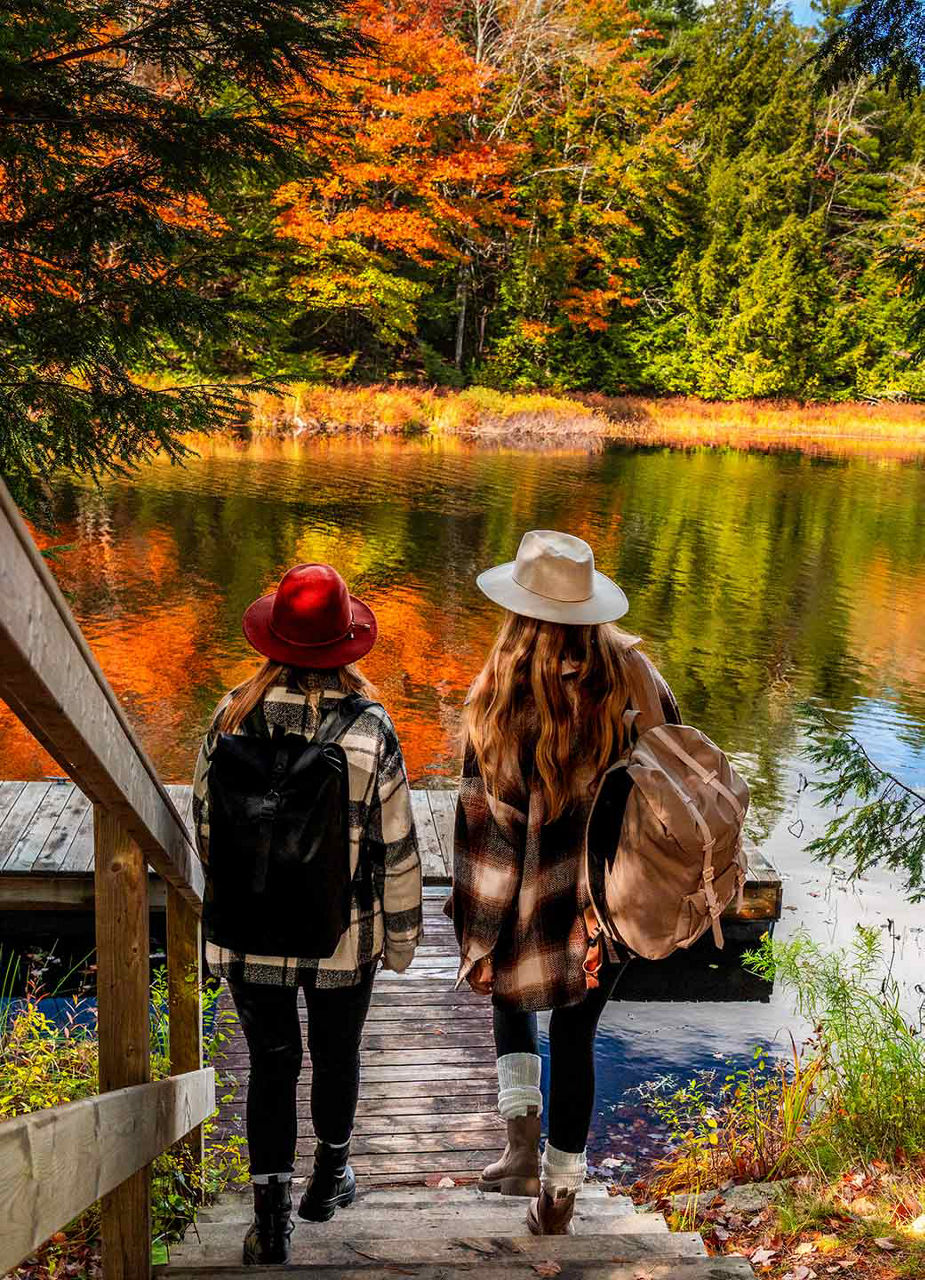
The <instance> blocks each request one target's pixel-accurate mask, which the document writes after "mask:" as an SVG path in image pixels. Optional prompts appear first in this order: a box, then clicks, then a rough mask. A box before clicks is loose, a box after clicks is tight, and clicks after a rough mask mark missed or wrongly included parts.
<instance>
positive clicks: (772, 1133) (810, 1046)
mask: <svg viewBox="0 0 925 1280" xmlns="http://www.w3.org/2000/svg"><path fill="white" fill-rule="evenodd" d="M744 964H745V966H746V968H748V969H749V970H750V971H751V972H752V973H755V974H757V975H759V976H760V977H762V978H765V979H767V980H770V981H776V982H779V983H781V984H782V985H783V986H784V987H785V988H787V989H788V990H789V991H791V992H792V993H793V994H794V996H795V997H796V1004H797V1009H798V1011H799V1012H800V1014H801V1015H802V1016H803V1017H804V1018H806V1019H807V1020H808V1021H809V1023H810V1025H811V1026H812V1027H813V1033H812V1036H811V1037H810V1039H809V1040H808V1041H807V1043H806V1044H805V1045H804V1046H803V1048H802V1050H798V1049H797V1047H796V1045H794V1048H793V1055H792V1059H791V1060H790V1061H789V1062H788V1061H786V1060H785V1059H773V1060H772V1059H769V1058H768V1056H767V1053H766V1051H765V1050H764V1049H763V1048H761V1047H758V1048H756V1049H755V1052H754V1060H753V1063H752V1065H751V1066H749V1067H745V1068H739V1069H737V1070H733V1071H730V1072H729V1073H728V1074H727V1075H726V1076H725V1077H724V1078H723V1079H722V1080H720V1079H719V1077H718V1073H717V1072H716V1071H708V1072H704V1073H701V1074H700V1075H698V1076H695V1077H694V1078H692V1079H690V1080H688V1081H687V1082H686V1083H684V1082H680V1083H679V1082H678V1081H677V1080H676V1079H674V1078H671V1077H666V1078H663V1079H661V1080H656V1081H653V1082H650V1083H648V1084H646V1085H643V1086H642V1088H641V1089H640V1094H641V1096H642V1098H643V1101H644V1102H645V1103H646V1105H647V1106H648V1107H649V1108H650V1109H651V1110H652V1111H654V1113H655V1114H656V1115H657V1116H658V1117H659V1119H660V1120H661V1121H662V1123H663V1124H665V1125H667V1126H668V1128H669V1130H670V1131H671V1135H672V1139H673V1141H674V1144H675V1146H674V1150H673V1151H672V1152H671V1153H670V1154H669V1155H668V1156H667V1157H666V1158H665V1159H664V1160H663V1161H662V1162H661V1163H660V1165H659V1166H658V1169H657V1172H656V1176H655V1178H654V1179H653V1180H652V1190H653V1192H654V1193H655V1194H657V1195H665V1194H671V1193H672V1192H675V1191H681V1190H693V1191H695V1192H696V1191H697V1190H698V1189H699V1188H705V1187H717V1186H721V1185H722V1184H723V1183H724V1182H725V1181H726V1180H728V1179H733V1180H736V1181H739V1182H745V1181H754V1180H763V1179H774V1178H783V1177H787V1176H789V1175H794V1174H799V1173H806V1172H809V1173H814V1174H822V1175H824V1176H826V1177H832V1176H834V1175H835V1174H837V1173H839V1172H844V1171H845V1170H848V1169H852V1168H856V1166H857V1162H859V1161H860V1162H868V1161H876V1160H879V1161H885V1162H888V1163H890V1164H893V1163H903V1162H906V1161H907V1160H908V1159H910V1158H914V1157H920V1156H921V1154H922V1152H923V1151H925V1038H923V1036H922V1034H921V1032H922V1027H921V1023H920V1020H918V1019H917V1020H916V1021H915V1022H914V1023H910V1022H909V1020H908V1019H907V1017H906V1015H905V1014H904V1011H903V1009H902V1007H901V998H900V990H899V987H898V985H897V983H896V982H895V980H894V979H893V978H892V974H891V963H890V962H888V961H887V960H886V957H885V955H884V950H883V943H882V940H881V937H880V935H879V933H878V932H877V931H876V930H873V929H864V928H858V929H857V931H856V933H855V936H854V940H853V942H852V945H851V947H850V948H848V949H847V950H836V951H826V950H825V949H824V948H823V947H821V946H819V945H818V944H817V943H815V942H813V940H812V939H811V938H810V937H809V936H808V935H807V934H806V933H803V932H800V933H797V934H796V935H795V937H793V938H790V939H788V940H787V941H786V942H776V941H774V940H773V939H771V938H770V937H769V936H767V935H766V936H765V937H764V939H763V941H762V943H761V945H760V946H759V948H758V949H757V950H756V951H753V952H746V954H745V956H744Z"/></svg>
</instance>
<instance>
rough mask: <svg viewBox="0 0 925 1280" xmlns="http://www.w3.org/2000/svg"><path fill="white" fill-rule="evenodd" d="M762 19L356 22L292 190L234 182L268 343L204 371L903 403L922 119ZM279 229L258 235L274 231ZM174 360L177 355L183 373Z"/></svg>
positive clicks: (733, 1) (473, 8) (490, 8)
mask: <svg viewBox="0 0 925 1280" xmlns="http://www.w3.org/2000/svg"><path fill="white" fill-rule="evenodd" d="M835 12H837V10H836V9H831V11H830V6H829V3H828V0H827V2H826V4H825V5H824V6H822V11H821V12H820V13H819V16H818V19H817V21H818V30H817V31H814V30H810V29H807V28H804V27H800V26H797V25H796V24H795V23H794V21H793V19H792V18H791V17H790V15H789V13H788V12H787V11H786V10H781V9H779V8H778V7H777V6H776V5H774V4H772V3H771V2H770V0H714V2H713V3H711V4H709V5H707V6H705V7H700V6H698V5H696V4H694V3H692V2H690V0H675V3H674V4H673V5H672V4H666V5H665V7H664V8H646V7H642V8H640V9H639V10H636V9H634V8H632V7H631V6H630V5H629V4H628V3H626V2H625V0H554V2H553V3H550V4H545V5H533V4H524V3H519V2H518V0H426V3H423V4H422V3H419V2H418V0H414V2H412V0H359V2H358V4H357V5H356V8H355V9H354V10H353V13H354V17H355V20H356V22H357V25H358V27H359V30H360V32H361V35H362V36H363V37H364V38H365V39H366V40H367V41H368V45H367V47H366V49H365V50H363V51H361V53H360V54H359V55H358V56H357V57H355V58H353V59H352V60H348V61H346V62H345V63H343V64H342V65H341V66H340V67H339V68H338V69H337V70H333V71H331V70H327V71H325V73H324V74H323V75H322V76H321V78H320V82H319V84H318V86H317V91H316V93H315V94H314V97H313V100H312V103H311V106H312V108H313V110H316V111H317V120H318V124H317V129H316V130H314V131H313V132H311V133H310V134H306V136H304V137H303V139H302V143H301V145H302V146H303V147H304V149H305V152H306V157H307V158H308V160H309V161H310V171H309V173H308V175H307V176H304V177H300V178H299V179H298V180H297V181H288V182H284V183H282V184H281V185H271V186H269V187H267V186H266V185H264V186H262V187H261V188H260V189H257V190H241V189H239V190H237V191H236V192H235V193H234V194H233V197H232V198H230V200H229V201H228V203H227V205H226V207H225V208H224V209H223V216H224V217H226V218H227V220H228V221H229V223H230V224H231V225H232V226H233V228H234V232H235V234H236V235H238V236H239V237H240V238H241V241H242V243H243V244H244V245H246V244H248V243H249V242H252V243H253V244H254V245H255V246H259V250H257V251H255V252H254V254H253V257H252V258H251V259H250V260H248V258H247V255H246V254H245V255H243V257H242V262H241V266H240V277H239V278H235V279H234V280H233V281H229V287H233V288H234V289H235V290H243V291H244V292H245V293H246V294H248V295H250V296H251V297H253V298H257V299H259V300H260V303H261V305H263V306H266V307H271V308H272V309H273V311H274V314H276V315H277V316H278V321H279V322H278V324H277V325H276V326H275V328H274V338H275V341H274V343H273V346H272V349H269V350H268V349H266V347H265V346H263V345H261V346H260V348H259V349H257V350H253V349H248V348H247V346H246V344H236V343H231V344H228V343H225V344H222V345H218V346H212V345H210V346H209V347H208V349H206V350H199V351H198V352H197V353H196V355H195V363H196V364H197V366H198V368H199V371H200V372H202V371H203V370H205V371H207V372H215V371H221V372H223V373H226V374H229V375H241V374H251V373H254V372H256V373H259V374H272V375H283V376H286V377H303V378H304V377H309V378H311V377H319V376H320V377H325V378H328V379H333V378H344V377H347V378H356V379H371V378H372V379H377V378H384V377H387V376H392V375H395V374H396V373H397V372H401V373H405V374H406V375H408V376H415V375H416V376H418V377H424V378H426V379H427V380H429V381H432V382H438V383H448V384H450V385H453V384H457V385H458V384H459V383H461V382H464V381H475V382H481V383H486V384H488V385H492V386H496V387H499V388H513V389H521V388H534V387H547V386H555V387H565V388H570V389H594V390H600V391H604V392H607V393H616V392H618V391H621V390H637V391H645V392H654V393H657V394H658V393H682V394H695V395H701V396H706V397H710V398H719V399H736V398H741V397H753V396H777V395H783V396H796V397H800V398H825V399H833V398H855V397H867V396H896V395H899V394H903V393H909V392H915V391H918V390H921V388H922V373H921V372H920V371H919V370H918V369H917V368H916V367H915V365H914V363H912V362H910V347H911V346H913V345H914V339H913V336H912V327H913V321H914V316H913V312H912V303H911V301H910V299H909V297H908V294H907V292H906V291H905V289H904V263H905V261H906V255H908V254H910V253H913V252H915V250H916V249H917V247H918V245H919V242H920V240H921V237H922V234H923V218H925V186H923V185H922V180H921V173H920V164H921V161H922V158H923V154H925V150H923V149H925V113H923V110H922V107H921V104H920V103H918V102H915V101H913V102H911V103H909V102H903V101H902V100H901V99H900V97H899V96H898V94H897V93H896V92H895V91H890V90H884V89H882V88H877V87H874V86H873V85H872V84H871V83H869V82H866V81H864V80H863V79H862V80H860V81H858V82H855V83H852V84H848V85H844V86H842V87H841V88H838V89H835V90H834V91H831V92H828V93H821V92H819V91H818V90H817V89H816V86H815V82H814V72H813V68H812V66H811V65H809V61H808V60H809V58H810V56H811V54H812V52H813V48H814V42H815V41H816V40H817V38H818V35H819V33H821V32H823V31H824V30H825V28H826V26H827V24H829V25H830V24H831V21H832V19H833V14H834V13H835ZM270 229H272V232H273V236H272V237H269V236H267V235H266V232H267V231H268V230H270ZM185 358H186V359H187V360H189V359H191V358H192V357H190V356H189V355H187V356H186V357H185Z"/></svg>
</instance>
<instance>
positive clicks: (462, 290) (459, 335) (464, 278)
mask: <svg viewBox="0 0 925 1280" xmlns="http://www.w3.org/2000/svg"><path fill="white" fill-rule="evenodd" d="M468 301H469V277H468V269H467V267H466V265H465V264H464V265H463V266H461V267H460V268H459V280H458V281H457V284H456V368H457V369H461V368H462V362H463V351H464V349H465V342H466V307H467V304H468Z"/></svg>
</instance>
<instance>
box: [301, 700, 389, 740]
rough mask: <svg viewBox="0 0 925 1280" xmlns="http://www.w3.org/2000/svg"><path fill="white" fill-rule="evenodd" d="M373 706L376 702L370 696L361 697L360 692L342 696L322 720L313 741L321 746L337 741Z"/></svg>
mask: <svg viewBox="0 0 925 1280" xmlns="http://www.w3.org/2000/svg"><path fill="white" fill-rule="evenodd" d="M372 706H375V703H373V702H371V701H370V700H369V699H368V698H361V697H360V695H359V694H358V693H350V694H348V695H347V696H346V697H345V698H341V699H340V700H339V701H338V703H337V705H336V706H334V707H333V708H332V709H331V710H330V711H329V712H328V714H327V715H326V716H325V718H324V719H323V720H322V722H321V724H320V725H319V726H318V731H317V733H316V734H315V736H314V738H313V739H312V741H313V742H317V743H318V745H319V746H321V747H323V746H326V745H327V744H328V743H329V742H337V741H338V740H339V739H340V738H342V737H343V736H344V734H345V733H346V732H347V730H348V729H349V728H350V726H351V725H352V724H353V723H354V722H355V721H356V720H359V718H360V716H361V715H362V714H363V712H364V711H366V710H368V709H369V708H370V707H372Z"/></svg>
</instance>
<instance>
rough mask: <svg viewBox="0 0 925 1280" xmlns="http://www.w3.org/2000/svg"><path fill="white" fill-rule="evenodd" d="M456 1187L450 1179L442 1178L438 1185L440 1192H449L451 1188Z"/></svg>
mask: <svg viewBox="0 0 925 1280" xmlns="http://www.w3.org/2000/svg"><path fill="white" fill-rule="evenodd" d="M455 1186H456V1183H455V1182H454V1181H453V1179H452V1178H450V1177H446V1178H441V1179H440V1181H439V1182H438V1183H437V1187H438V1188H439V1189H440V1190H447V1189H448V1188H449V1187H455Z"/></svg>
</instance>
